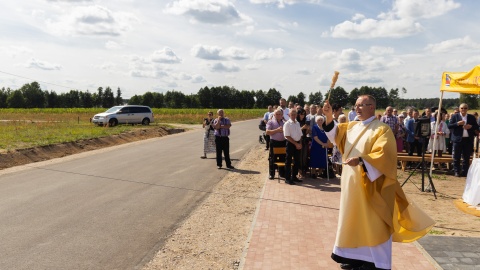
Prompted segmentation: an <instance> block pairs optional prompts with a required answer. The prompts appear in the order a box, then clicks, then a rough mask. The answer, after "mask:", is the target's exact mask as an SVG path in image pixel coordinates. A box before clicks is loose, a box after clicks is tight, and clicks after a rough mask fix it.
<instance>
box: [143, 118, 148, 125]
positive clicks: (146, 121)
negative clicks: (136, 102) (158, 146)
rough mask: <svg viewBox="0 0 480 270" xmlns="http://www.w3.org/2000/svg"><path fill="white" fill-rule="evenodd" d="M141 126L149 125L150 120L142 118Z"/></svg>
mask: <svg viewBox="0 0 480 270" xmlns="http://www.w3.org/2000/svg"><path fill="white" fill-rule="evenodd" d="M142 125H144V126H148V125H150V119H148V118H143V120H142Z"/></svg>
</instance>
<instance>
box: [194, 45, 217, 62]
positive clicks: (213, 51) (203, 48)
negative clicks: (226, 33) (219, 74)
mask: <svg viewBox="0 0 480 270" xmlns="http://www.w3.org/2000/svg"><path fill="white" fill-rule="evenodd" d="M221 52H222V48H220V47H217V46H207V45H201V44H197V45H195V46H193V48H192V49H191V50H190V53H191V55H192V56H195V57H198V58H201V59H206V60H219V59H223V57H222V56H220V53H221Z"/></svg>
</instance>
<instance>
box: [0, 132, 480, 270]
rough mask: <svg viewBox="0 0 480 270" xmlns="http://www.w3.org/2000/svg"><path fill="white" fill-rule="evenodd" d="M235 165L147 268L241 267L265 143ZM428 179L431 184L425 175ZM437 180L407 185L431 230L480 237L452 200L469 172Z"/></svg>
mask: <svg viewBox="0 0 480 270" xmlns="http://www.w3.org/2000/svg"><path fill="white" fill-rule="evenodd" d="M183 127H185V126H183ZM183 127H182V128H183ZM194 128H195V129H197V128H198V127H194ZM179 131H180V130H179V129H173V130H167V129H165V128H158V129H152V130H149V129H145V130H142V129H139V130H137V131H135V132H133V133H129V134H122V135H117V136H113V138H103V139H95V140H88V141H80V142H76V143H68V144H62V145H58V146H49V147H43V148H41V149H27V150H22V151H17V152H12V153H2V154H0V169H3V168H7V167H12V166H17V165H22V164H27V163H29V162H35V161H40V160H46V159H49V158H52V157H63V156H67V155H70V154H74V153H78V152H83V151H88V150H93V149H97V148H101V147H106V146H111V145H115V144H123V143H128V142H130V141H136V140H141V139H147V138H152V137H155V136H165V135H167V134H169V133H176V132H179ZM182 131H183V130H182ZM235 167H236V168H237V169H236V170H234V171H231V172H230V173H228V174H227V176H226V177H225V178H224V179H223V180H222V181H221V182H220V183H219V184H218V185H217V186H216V187H215V188H214V190H213V192H212V194H211V196H209V198H207V199H206V200H205V201H204V202H203V203H202V205H200V206H198V208H197V210H196V211H194V212H193V213H192V214H191V216H190V217H188V218H187V219H186V220H185V221H184V223H183V224H182V225H181V226H180V227H179V228H178V229H177V230H176V231H175V232H173V234H172V235H171V236H170V237H169V239H168V240H167V241H166V244H165V246H163V247H162V248H161V249H160V250H159V251H158V253H157V254H156V256H155V257H154V258H153V259H152V260H151V262H150V263H148V264H147V265H146V266H145V267H144V270H152V269H191V267H192V265H195V268H196V269H238V267H239V264H240V260H241V258H242V256H243V253H244V247H245V246H246V244H247V239H248V234H249V232H250V228H251V226H252V222H253V219H254V216H255V211H256V207H257V205H258V203H259V198H260V196H261V193H262V189H263V185H264V183H265V181H266V179H267V177H268V174H267V171H268V164H267V151H265V150H264V145H260V144H259V145H258V147H255V148H253V149H252V150H251V151H250V152H249V153H247V155H246V156H245V157H244V158H243V159H242V160H241V161H239V162H238V163H236V164H235ZM410 172H411V171H406V172H402V171H401V170H398V181H399V182H400V183H403V182H404V181H405V179H406V178H407V177H408V176H409V174H410ZM425 181H426V184H425V185H426V186H427V185H428V177H427V176H426V175H425ZM432 181H433V183H434V185H435V188H436V190H437V199H435V198H434V196H433V193H432V192H422V191H420V190H419V189H420V188H421V173H420V172H416V173H414V174H413V176H412V177H411V178H410V180H409V181H407V182H406V183H405V185H404V186H403V189H404V191H405V193H406V194H407V196H409V197H410V199H412V200H413V201H415V202H416V203H417V205H419V206H420V207H421V208H422V209H423V210H424V211H425V212H427V213H428V214H429V215H430V216H431V217H432V218H433V219H434V220H435V221H436V222H437V224H436V226H435V227H434V228H433V230H432V231H431V232H430V233H431V234H435V235H445V236H465V237H480V229H479V228H480V226H479V225H480V218H479V217H476V216H473V215H469V214H466V213H464V212H462V211H460V210H458V209H457V208H456V206H455V205H454V203H453V202H454V201H455V200H457V199H461V197H462V194H463V190H464V188H465V177H462V178H458V177H454V176H451V175H447V174H445V172H444V171H438V170H437V171H435V173H434V175H433V178H432ZM280 184H283V183H280Z"/></svg>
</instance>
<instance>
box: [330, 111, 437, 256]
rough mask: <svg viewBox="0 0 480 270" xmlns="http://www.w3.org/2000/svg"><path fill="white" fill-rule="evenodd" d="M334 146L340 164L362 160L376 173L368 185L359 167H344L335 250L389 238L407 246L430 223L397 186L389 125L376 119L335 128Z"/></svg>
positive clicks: (375, 242) (423, 233) (427, 229)
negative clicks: (347, 160) (355, 158)
mask: <svg viewBox="0 0 480 270" xmlns="http://www.w3.org/2000/svg"><path fill="white" fill-rule="evenodd" d="M335 143H336V145H337V146H338V149H339V151H340V152H341V153H342V159H343V160H344V161H345V160H346V159H347V158H350V157H361V158H363V160H364V161H366V162H367V163H368V164H369V165H371V166H373V167H374V168H375V169H377V170H378V171H380V173H381V176H380V177H378V178H377V179H372V180H374V181H371V180H370V179H369V178H368V177H367V174H366V173H365V172H364V170H363V168H362V166H348V165H344V166H343V171H342V177H341V196H340V213H339V220H338V228H337V238H336V241H335V246H337V247H340V248H358V247H374V246H377V245H379V244H382V243H384V242H386V241H387V240H389V239H390V237H392V240H393V241H395V242H412V241H415V240H417V239H419V238H421V237H422V236H424V235H425V234H426V233H427V232H428V231H429V230H430V229H431V227H432V226H433V225H434V223H435V222H434V221H433V220H432V219H431V218H430V217H428V216H427V215H426V214H425V213H424V212H423V211H422V210H420V209H419V208H417V207H416V206H415V205H414V204H413V203H411V202H409V201H408V200H407V198H406V196H405V193H404V192H403V190H402V188H401V186H400V184H399V183H398V181H397V147H396V142H395V137H394V135H393V132H392V130H391V128H390V127H389V126H388V125H386V124H384V123H381V122H380V121H378V120H377V119H374V120H373V121H371V122H370V123H368V124H363V123H362V122H360V121H353V122H349V123H342V124H339V125H338V129H337V134H336V136H335Z"/></svg>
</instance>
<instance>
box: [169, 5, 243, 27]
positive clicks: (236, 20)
mask: <svg viewBox="0 0 480 270" xmlns="http://www.w3.org/2000/svg"><path fill="white" fill-rule="evenodd" d="M164 11H165V13H169V14H175V15H185V16H187V17H189V18H190V19H191V22H192V23H199V22H200V23H208V24H221V25H223V24H234V25H240V24H245V23H251V22H252V19H251V18H250V17H248V16H246V15H244V14H242V13H240V12H239V11H238V10H237V9H236V8H235V6H234V5H233V3H231V2H230V1H228V0H176V1H174V2H173V3H170V4H167V7H166V8H165V9H164Z"/></svg>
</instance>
